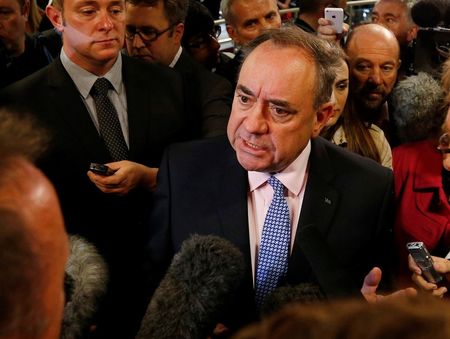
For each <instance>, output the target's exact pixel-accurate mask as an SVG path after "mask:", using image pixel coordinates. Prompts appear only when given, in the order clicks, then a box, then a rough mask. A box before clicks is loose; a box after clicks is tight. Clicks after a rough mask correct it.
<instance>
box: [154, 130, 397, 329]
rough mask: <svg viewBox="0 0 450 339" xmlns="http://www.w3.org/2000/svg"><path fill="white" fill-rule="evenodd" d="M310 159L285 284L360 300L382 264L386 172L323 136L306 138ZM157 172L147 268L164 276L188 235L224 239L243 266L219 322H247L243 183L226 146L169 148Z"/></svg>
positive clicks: (386, 249) (388, 222)
mask: <svg viewBox="0 0 450 339" xmlns="http://www.w3.org/2000/svg"><path fill="white" fill-rule="evenodd" d="M309 161H310V167H309V174H308V182H307V186H306V191H305V196H304V201H303V206H302V210H301V215H300V220H299V224H298V229H297V234H296V237H295V243H294V248H293V251H292V254H291V257H290V261H289V270H288V274H287V283H288V284H299V283H302V282H311V283H316V284H318V285H320V287H321V288H322V290H323V291H324V293H325V294H326V295H327V296H328V297H335V296H348V295H353V294H355V295H360V292H359V291H360V288H361V286H362V283H363V279H364V277H365V275H366V274H367V273H368V272H369V271H370V269H371V268H372V267H373V266H375V265H378V266H380V267H382V268H383V269H385V268H387V267H388V265H387V264H386V259H387V257H388V256H389V255H390V249H391V245H392V241H391V226H392V213H391V212H392V210H391V207H392V204H391V202H392V196H393V186H392V184H393V178H392V171H391V170H389V169H386V168H383V167H382V166H380V165H378V164H376V163H375V162H374V161H372V160H369V159H366V158H363V157H361V156H358V155H355V154H352V153H350V152H348V151H346V150H343V149H341V148H339V147H336V146H334V145H332V144H331V143H329V142H328V141H325V140H324V139H322V138H316V139H313V140H312V150H311V155H310V159H309ZM158 175H159V177H158V189H157V194H156V195H155V198H156V201H155V204H154V211H153V213H152V218H151V224H150V226H149V227H151V228H152V230H153V233H152V235H151V236H152V237H151V241H150V246H149V248H150V258H151V260H152V262H153V269H154V270H156V269H157V267H158V268H162V271H163V270H164V267H165V265H168V264H169V261H170V258H171V256H172V255H173V254H174V253H175V252H177V251H178V250H179V249H180V246H181V244H182V242H183V241H184V240H185V239H187V238H188V237H189V236H190V235H191V234H193V233H197V234H215V235H218V236H221V237H224V238H225V239H227V240H229V241H230V242H231V243H233V244H234V245H236V246H237V247H238V248H239V249H240V250H241V252H242V253H243V255H244V258H245V259H244V260H245V263H246V268H247V270H246V276H245V279H243V281H242V282H241V289H240V290H239V291H238V296H237V297H236V298H230V299H231V300H230V302H231V305H229V309H228V310H227V311H225V314H224V319H227V320H226V321H228V323H227V325H229V326H231V328H234V329H236V327H239V326H241V325H243V324H245V323H247V322H249V321H251V320H252V316H254V315H255V306H254V301H253V299H254V293H253V284H252V279H253V278H252V273H251V259H250V245H249V230H248V215H247V195H248V178H247V172H246V171H245V170H244V169H243V168H242V167H241V166H240V165H239V163H238V161H237V159H236V155H235V152H234V150H233V149H232V148H231V146H230V145H229V142H228V141H227V140H226V139H225V138H212V139H211V140H204V141H199V142H192V143H185V144H176V145H172V146H170V147H169V148H168V149H167V152H166V154H165V156H164V158H163V161H162V164H161V167H160V171H159V174H158ZM162 271H161V272H160V274H161V273H162ZM154 272H155V271H153V273H154ZM221 320H222V319H221ZM226 321H225V323H226Z"/></svg>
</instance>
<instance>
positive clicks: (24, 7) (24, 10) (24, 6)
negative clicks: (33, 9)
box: [22, 0, 30, 21]
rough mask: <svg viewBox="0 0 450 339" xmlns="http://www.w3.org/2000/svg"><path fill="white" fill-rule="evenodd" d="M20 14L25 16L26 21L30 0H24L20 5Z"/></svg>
mask: <svg viewBox="0 0 450 339" xmlns="http://www.w3.org/2000/svg"><path fill="white" fill-rule="evenodd" d="M22 15H23V17H24V18H25V21H28V17H29V15H30V1H29V0H25V1H24V3H23V6H22Z"/></svg>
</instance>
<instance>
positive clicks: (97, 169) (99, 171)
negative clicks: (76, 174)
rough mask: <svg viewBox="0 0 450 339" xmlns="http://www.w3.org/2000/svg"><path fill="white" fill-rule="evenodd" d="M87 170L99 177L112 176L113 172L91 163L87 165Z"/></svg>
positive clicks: (105, 167) (104, 166) (106, 167)
mask: <svg viewBox="0 0 450 339" xmlns="http://www.w3.org/2000/svg"><path fill="white" fill-rule="evenodd" d="M89 170H90V171H92V172H94V173H96V174H100V175H112V174H114V172H115V171H113V170H112V169H111V168H109V167H108V166H106V165H103V164H97V163H95V162H91V164H90V165H89Z"/></svg>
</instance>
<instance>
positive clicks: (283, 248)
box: [255, 176, 291, 307]
mask: <svg viewBox="0 0 450 339" xmlns="http://www.w3.org/2000/svg"><path fill="white" fill-rule="evenodd" d="M268 183H269V184H270V186H272V188H273V191H274V193H273V198H272V203H271V204H270V206H269V210H268V211H267V214H266V219H265V220H264V226H263V232H262V237H261V244H260V246H259V255H258V265H257V267H256V283H255V297H256V304H257V305H258V307H260V306H261V305H262V304H263V302H264V299H265V298H266V296H267V295H268V294H269V293H270V292H272V291H273V290H274V289H275V288H276V287H277V286H278V284H279V282H280V279H282V278H284V276H285V275H286V272H287V269H288V260H289V247H290V239H291V227H290V217H289V208H288V205H287V202H286V199H285V197H284V185H283V184H282V183H281V182H280V181H278V179H277V178H275V177H274V176H271V177H270V178H269V180H268Z"/></svg>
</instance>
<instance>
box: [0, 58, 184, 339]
mask: <svg viewBox="0 0 450 339" xmlns="http://www.w3.org/2000/svg"><path fill="white" fill-rule="evenodd" d="M122 60H123V65H122V73H123V82H124V84H125V88H126V95H127V112H128V124H129V143H130V151H129V160H131V161H135V162H138V163H141V164H144V165H147V166H151V167H158V166H159V164H160V160H161V156H162V153H163V149H164V147H165V146H166V145H167V144H169V143H170V142H173V141H175V140H179V138H180V136H181V135H180V134H179V132H180V129H181V121H180V120H181V117H182V115H183V112H182V107H183V99H182V98H183V96H182V95H183V94H182V83H181V79H180V78H179V76H178V75H177V74H176V73H175V72H174V71H173V70H170V69H168V68H162V67H159V66H156V65H149V64H146V63H142V62H140V61H137V60H133V59H131V58H128V57H127V56H123V59H122ZM0 100H1V101H0V102H2V101H3V102H4V103H6V105H8V106H12V107H13V108H15V109H17V110H20V111H28V112H31V113H32V114H33V115H34V116H35V117H36V118H37V119H38V120H39V121H40V122H42V123H43V124H44V125H45V126H46V127H47V128H48V129H49V131H50V133H51V134H52V137H53V140H52V142H51V145H50V150H49V152H48V153H47V154H46V156H45V157H44V158H43V159H42V161H41V162H40V164H39V165H40V167H41V168H42V170H43V171H44V173H45V174H46V175H47V176H48V177H49V178H50V180H51V181H52V183H53V184H54V185H55V187H56V190H57V193H58V196H59V198H60V201H61V206H62V210H63V215H64V218H65V223H66V228H67V231H68V232H69V233H73V234H79V235H81V236H84V237H85V238H87V239H88V240H89V241H91V242H92V243H93V244H94V245H95V246H97V248H98V249H99V251H100V253H101V254H102V255H103V256H104V257H105V259H106V261H107V263H108V265H109V268H110V274H111V284H112V287H111V288H112V289H113V290H118V291H119V292H118V293H117V294H115V300H114V303H117V304H118V305H119V304H120V301H119V298H123V299H124V300H127V299H130V300H131V299H133V296H132V295H133V293H135V292H136V294H137V291H138V290H141V289H140V288H138V286H137V285H138V284H141V279H140V278H139V271H140V259H141V258H142V255H141V254H142V252H143V247H144V241H143V239H145V228H144V225H143V220H144V218H146V215H147V214H148V210H149V208H150V199H151V195H150V193H149V192H148V191H146V190H135V191H134V192H132V193H131V194H129V195H128V196H126V197H119V196H114V195H111V194H104V193H102V192H101V191H100V190H99V189H98V188H97V187H96V186H95V185H94V184H93V183H92V182H91V181H90V180H89V178H88V177H87V171H88V168H89V163H90V162H98V163H106V162H110V161H112V159H111V158H110V155H109V153H108V151H107V149H106V146H105V145H104V143H103V141H102V140H101V139H100V137H99V134H98V132H97V130H96V128H95V125H94V124H93V122H92V119H91V117H90V116H89V113H88V111H87V109H86V107H85V105H84V104H83V101H82V100H81V98H80V94H79V92H78V90H77V88H76V86H75V84H74V82H73V81H72V79H71V78H70V76H69V75H68V73H67V72H66V71H65V69H64V67H63V66H62V63H61V61H60V59H59V58H58V59H56V60H55V61H54V62H53V63H52V64H51V65H49V66H48V67H46V68H44V69H42V70H41V71H39V72H37V73H35V74H33V75H31V76H30V77H27V78H26V79H24V80H22V81H19V82H17V83H16V84H14V85H12V86H10V87H8V88H6V89H5V90H3V91H2V92H1V94H0ZM116 284H117V286H120V287H117V288H116ZM123 286H133V288H127V287H123ZM138 297H139V296H138V295H136V298H138ZM141 298H142V299H143V300H145V298H144V297H142V296H141ZM120 312H122V313H127V314H129V313H132V310H129V309H125V308H124V309H123V310H121V311H120ZM119 333H120V332H119ZM121 338H126V336H122V337H121Z"/></svg>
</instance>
